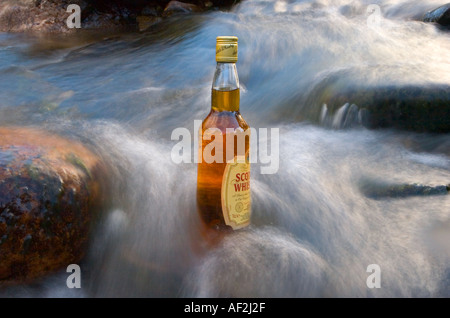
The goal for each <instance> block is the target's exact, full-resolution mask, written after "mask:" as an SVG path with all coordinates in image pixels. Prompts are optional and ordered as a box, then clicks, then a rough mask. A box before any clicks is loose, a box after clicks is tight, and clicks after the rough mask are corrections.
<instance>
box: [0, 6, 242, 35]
mask: <svg viewBox="0 0 450 318" xmlns="http://www.w3.org/2000/svg"><path fill="white" fill-rule="evenodd" d="M235 3H237V1H231V0H213V1H210V0H185V1H184V2H179V1H170V0H134V1H133V0H115V1H109V0H40V1H35V0H20V1H17V0H1V1H0V32H25V31H33V32H40V33H46V32H53V33H74V32H77V30H78V31H79V30H80V29H76V28H69V27H68V26H67V23H66V22H67V18H68V17H69V16H70V14H71V12H66V9H67V7H68V6H69V5H70V4H77V5H79V6H80V9H81V29H82V30H85V29H88V30H92V29H94V30H104V31H108V32H114V31H125V30H138V29H140V30H142V28H143V26H144V27H145V25H146V24H148V23H146V22H142V18H140V19H139V20H140V21H139V20H138V19H137V17H142V16H158V17H167V16H170V15H172V14H174V13H190V12H200V11H204V10H205V9H210V8H213V7H215V8H229V7H231V6H232V5H234V4H235Z"/></svg>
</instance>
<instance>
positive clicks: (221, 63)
mask: <svg viewBox="0 0 450 318" xmlns="http://www.w3.org/2000/svg"><path fill="white" fill-rule="evenodd" d="M237 57H238V38H237V37H235V36H219V37H217V39H216V62H217V65H216V70H215V73H214V79H213V83H212V92H211V111H210V113H209V114H208V116H207V117H206V118H205V119H204V120H203V122H202V126H201V128H200V130H201V131H200V132H199V136H200V137H199V157H198V158H199V163H198V175H197V209H198V213H199V215H200V218H201V219H202V220H203V223H204V224H205V225H206V226H207V228H212V229H216V230H236V229H240V228H243V227H246V226H248V225H249V224H250V214H251V197H250V161H249V150H250V127H249V125H248V124H247V123H246V122H245V120H244V119H243V118H242V116H241V114H240V112H239V102H240V90H239V78H238V73H237V69H236V62H237ZM212 142H215V147H211V143H212ZM219 144H221V145H219ZM211 156H214V160H211V158H210V157H211Z"/></svg>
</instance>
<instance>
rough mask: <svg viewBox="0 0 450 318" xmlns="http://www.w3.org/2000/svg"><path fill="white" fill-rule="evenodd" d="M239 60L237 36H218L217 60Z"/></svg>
mask: <svg viewBox="0 0 450 318" xmlns="http://www.w3.org/2000/svg"><path fill="white" fill-rule="evenodd" d="M237 60H238V38H237V36H218V37H217V39H216V61H217V62H225V63H236V62H237Z"/></svg>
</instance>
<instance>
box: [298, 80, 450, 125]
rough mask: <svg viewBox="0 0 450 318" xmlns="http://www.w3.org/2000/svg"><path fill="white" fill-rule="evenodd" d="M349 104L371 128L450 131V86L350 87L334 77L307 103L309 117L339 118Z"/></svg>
mask: <svg viewBox="0 0 450 318" xmlns="http://www.w3.org/2000/svg"><path fill="white" fill-rule="evenodd" d="M346 104H349V105H352V104H354V105H356V106H357V107H358V109H359V111H360V115H364V116H363V117H364V118H360V119H361V120H360V122H361V123H362V124H363V125H364V126H366V127H367V128H370V129H376V128H398V129H404V130H411V131H417V132H436V133H447V132H450V86H448V85H437V84H436V85H424V86H414V85H408V86H394V85H392V86H373V87H372V86H361V85H354V86H349V85H347V84H345V83H341V82H340V81H339V80H336V79H333V78H331V79H328V80H326V81H324V82H322V83H320V84H319V85H318V86H317V87H316V88H315V89H314V91H313V92H312V93H311V94H310V97H309V98H308V100H307V101H306V102H305V105H309V107H310V108H309V109H308V110H306V112H307V116H308V117H309V118H310V119H312V120H317V121H321V120H323V118H333V120H334V119H336V117H339V116H338V115H340V114H339V110H341V111H342V108H343V106H345V105H346ZM324 105H325V106H324ZM324 109H326V115H327V116H324ZM353 113H354V112H353ZM336 120H337V119H336Z"/></svg>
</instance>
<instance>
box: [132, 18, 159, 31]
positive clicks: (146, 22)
mask: <svg viewBox="0 0 450 318" xmlns="http://www.w3.org/2000/svg"><path fill="white" fill-rule="evenodd" d="M136 20H137V22H138V25H139V31H145V30H147V29H148V28H150V27H151V26H152V25H155V24H156V23H158V22H160V21H161V20H162V18H160V17H155V16H138V17H137V18H136Z"/></svg>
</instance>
